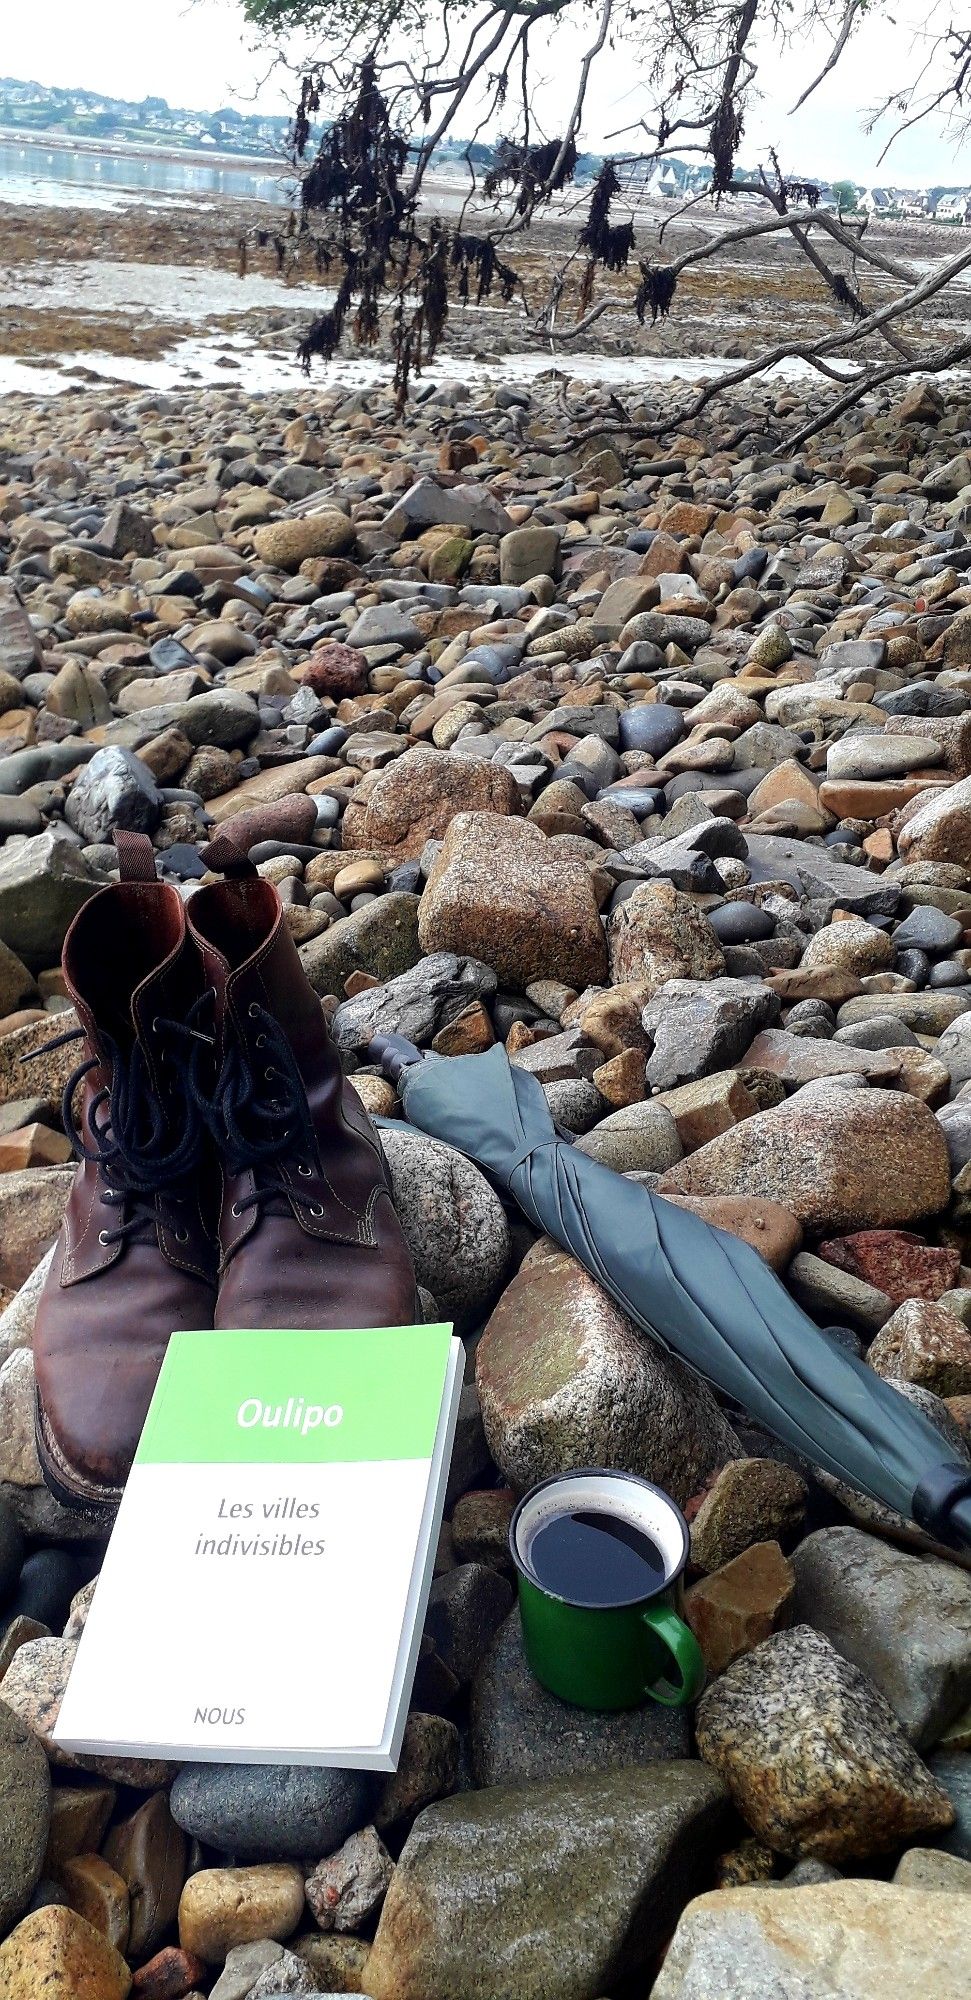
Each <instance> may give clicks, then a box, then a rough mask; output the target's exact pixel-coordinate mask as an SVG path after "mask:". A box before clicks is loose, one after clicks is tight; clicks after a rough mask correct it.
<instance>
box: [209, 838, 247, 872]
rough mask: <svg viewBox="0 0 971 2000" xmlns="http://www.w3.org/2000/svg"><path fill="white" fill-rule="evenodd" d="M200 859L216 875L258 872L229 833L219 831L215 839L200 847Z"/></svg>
mask: <svg viewBox="0 0 971 2000" xmlns="http://www.w3.org/2000/svg"><path fill="white" fill-rule="evenodd" d="M199 859H200V861H203V862H205V865H206V867H207V868H211V869H212V871H213V873H214V874H216V875H229V876H230V877H232V876H238V875H255V874H256V873H257V870H256V868H255V867H254V865H253V863H252V861H251V860H250V858H249V855H248V854H245V853H244V851H243V849H242V848H241V847H237V845H236V842H235V841H234V840H233V839H231V837H230V835H229V834H228V833H217V835H216V838H215V840H210V841H209V843H208V845H207V846H205V847H200V849H199Z"/></svg>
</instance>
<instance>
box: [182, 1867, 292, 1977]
mask: <svg viewBox="0 0 971 2000" xmlns="http://www.w3.org/2000/svg"><path fill="white" fill-rule="evenodd" d="M303 1908H304V1893H303V1877H302V1875H301V1873H300V1870H299V1868H295V1867H294V1866H293V1864H292V1863H290V1862H286V1861H280V1862H268V1863H266V1864H265V1865H264V1866H262V1867H254V1868H203V1869H200V1871H199V1873H198V1874H196V1875H190V1877H189V1880H188V1881H187V1883H186V1885H185V1888H184V1889H183V1891H182V1897H181V1900H180V1903H179V1941H180V1943H181V1945H182V1947H183V1949H184V1950H186V1951H191V1952H193V1953H194V1954H195V1955H196V1956H198V1957H199V1958H201V1959H204V1960H205V1962H206V1964H207V1965H221V1964H222V1963H223V1962H224V1960H225V1957H226V1954H227V1952H228V1951H230V1950H231V1949H232V1947H233V1945H237V1944H251V1943H254V1942H255V1941H256V1939H257V1938H275V1939H276V1940H277V1941H278V1942H279V1941H280V1940H282V1939H283V1938H288V1937H290V1936H291V1934H292V1933H293V1932H294V1931H295V1930H296V1928H297V1925H298V1923H299V1922H300V1918H301V1916H302V1914H303Z"/></svg>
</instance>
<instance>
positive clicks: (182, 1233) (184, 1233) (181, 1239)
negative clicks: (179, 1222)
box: [175, 1229, 189, 1243]
mask: <svg viewBox="0 0 971 2000" xmlns="http://www.w3.org/2000/svg"><path fill="white" fill-rule="evenodd" d="M175 1240H176V1242H177V1243H188V1241H189V1232H188V1230H187V1229H177V1230H176V1232H175Z"/></svg>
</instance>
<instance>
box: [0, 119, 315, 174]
mask: <svg viewBox="0 0 971 2000" xmlns="http://www.w3.org/2000/svg"><path fill="white" fill-rule="evenodd" d="M0 145H20V146H35V147H36V148H37V149H38V151H45V150H46V151H47V152H49V153H92V154H94V155H95V156H98V157H101V158H103V159H122V160H124V159H128V160H162V161H164V162H165V163H166V164H167V165H175V166H178V165H180V164H183V165H185V166H190V167H235V168H236V169H237V171H238V172H240V173H252V172H253V171H254V169H258V170H261V171H263V172H264V173H266V174H267V176H268V177H269V176H270V175H272V174H274V173H280V174H283V173H286V172H287V171H288V164H287V162H286V161H285V160H284V159H282V158H281V157H280V156H279V155H277V154H275V153H222V152H219V151H217V150H216V149H215V148H214V149H213V150H212V152H210V151H209V149H208V148H206V150H205V151H204V152H203V151H200V150H199V149H198V148H195V147H193V148H190V147H181V146H152V145H144V146H141V145H139V144H138V143H137V142H136V141H135V140H113V139H85V138H81V137H76V136H75V135H74V134H73V133H71V132H58V131H55V132H43V133H41V132H34V131H23V130H22V129H21V128H20V127H19V126H17V125H0Z"/></svg>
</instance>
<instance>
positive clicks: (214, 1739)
mask: <svg viewBox="0 0 971 2000" xmlns="http://www.w3.org/2000/svg"><path fill="white" fill-rule="evenodd" d="M463 1375H464V1350H463V1348H462V1343H461V1341H459V1340H456V1339H454V1338H453V1337H452V1333H451V1328H450V1327H448V1326H442V1325H439V1326H410V1327H378V1328H374V1327H371V1328H366V1329H364V1330H357V1331H353V1330H348V1331H339V1332H335V1331H329V1330H327V1331H317V1332H311V1331H307V1330H305V1329H302V1330H299V1331H297V1330H293V1329H291V1330H287V1329H286V1328H280V1329H279V1330H277V1331H275V1332H267V1331H262V1330H259V1331H258V1330H242V1331H239V1330H237V1331H235V1332H231V1331H226V1330H223V1329H216V1330H215V1331H213V1330H211V1329H210V1330H209V1331H207V1332H201V1333H176V1334H173V1336H172V1338H171V1340H170V1342H169V1345H168V1349H167V1351H166V1355H165V1360H164V1362H163V1364H162V1369H161V1373H160V1375H159V1379H158V1384H157V1386H156V1390H155V1394H154V1396H153V1398H152V1404H151V1408H150V1410H149V1413H148V1417H147V1419H146V1422H145V1428H144V1430H143V1432H142V1436H141V1440H140V1442H139V1446H138V1450H137V1452H136V1454H135V1460H134V1463H133V1466H132V1470H131V1473H130V1475H129V1478H128V1482H127V1485H126V1487H125V1491H124V1494H123V1496H122V1500H121V1505H120V1507H119V1509H118V1515H117V1519H116V1522H115V1526H114V1529H113V1531H112V1535H111V1540H110V1542H109V1545H108V1549H107V1552H106V1555H105V1560H104V1565H103V1568H102V1570H101V1574H100V1576H99V1579H98V1585H97V1589H96V1591H95V1594H94V1599H93V1602H92V1605H91V1609H90V1612H89V1614H88V1620H87V1624H86V1626H85V1629H84V1632H83V1633H82V1636H81V1641H80V1645H79V1647H78V1651H77V1655H76V1657H75V1661H74V1665H73V1667H72V1669H71V1675H70V1679H69V1681H68V1685H67V1689H66V1691H65V1695H64V1699H63V1701H62V1704H61V1711H60V1715H59V1718H58V1722H57V1726H56V1729H55V1732H54V1734H55V1738H56V1741H57V1742H58V1743H59V1744H60V1746H61V1747H62V1749H65V1750H72V1751H81V1752H83V1753H85V1754H88V1753H90V1754H94V1755H98V1754H104V1753H112V1754H119V1755H123V1756H132V1757H139V1756H143V1757H153V1758H154V1757H165V1758H172V1759H174V1760H176V1761H180V1762H181V1761H192V1760H200V1761H204V1762H207V1763H209V1762H212V1763H216V1762H219V1763H229V1762H240V1763H250V1764H258V1763H268V1764H324V1765H343V1766H348V1767H351V1768H355V1769H362V1770H375V1771H393V1770H394V1769H395V1767H396V1764H397V1760H398V1755H399V1752H400V1749H401V1738H402V1735H403V1732H404V1726H405V1721H406V1719H407V1711H408V1702H409V1699H410V1695H411V1686H412V1682H413V1679H414V1673H415V1665H416V1662H417V1657H418V1647H419V1644H420V1640H421V1633H422V1626H423V1623H424V1617H425V1611H426V1608H427V1603H428V1593H429V1590H430V1588H431V1576H432V1566H433V1563H434V1558H435V1550H436V1546H437V1541H438V1533H439V1529H440V1527H441V1520H442V1513H443V1509H444V1503H445V1486H446V1481H447V1477H448V1468H449V1460H450V1456H451V1449H452V1443H453V1439H454V1435H455V1425H456V1421H457V1416H458V1401H459V1396H460V1394H461V1389H462V1381H463Z"/></svg>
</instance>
